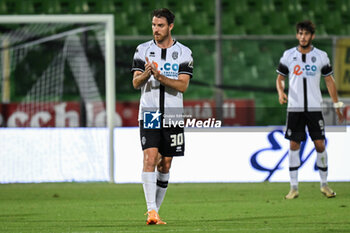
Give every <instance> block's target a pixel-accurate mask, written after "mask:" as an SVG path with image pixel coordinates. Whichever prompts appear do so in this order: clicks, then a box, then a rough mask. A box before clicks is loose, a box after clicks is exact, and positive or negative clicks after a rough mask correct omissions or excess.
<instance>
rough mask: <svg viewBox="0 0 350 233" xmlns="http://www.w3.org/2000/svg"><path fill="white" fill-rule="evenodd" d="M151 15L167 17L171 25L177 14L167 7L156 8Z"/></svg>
mask: <svg viewBox="0 0 350 233" xmlns="http://www.w3.org/2000/svg"><path fill="white" fill-rule="evenodd" d="M151 16H152V18H153V17H157V18H160V17H165V18H166V20H167V21H168V24H169V25H170V24H172V23H174V20H175V15H174V14H173V12H171V11H170V10H169V9H167V8H160V9H156V10H154V11H153V12H152V14H151Z"/></svg>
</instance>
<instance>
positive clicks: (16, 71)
mask: <svg viewBox="0 0 350 233" xmlns="http://www.w3.org/2000/svg"><path fill="white" fill-rule="evenodd" d="M113 22H114V20H113V16H110V15H74V16H72V15H62V16H61V15H54V16H44V15H42V16H0V53H1V54H0V69H1V71H0V127H2V130H1V132H0V133H1V134H2V135H3V136H4V137H8V140H10V142H9V141H7V143H8V145H5V144H4V145H2V144H1V143H0V144H1V146H2V147H5V148H8V151H9V153H6V154H5V153H1V154H0V163H1V164H5V165H6V164H7V165H8V163H9V162H10V161H11V163H13V165H16V166H17V168H14V169H13V170H9V169H10V167H9V166H7V167H6V169H5V170H4V169H2V168H0V170H2V171H3V172H0V183H1V182H2V178H3V177H2V176H3V175H6V174H5V171H6V173H13V174H15V173H16V172H17V173H18V171H19V169H20V167H21V164H22V165H23V166H24V167H25V165H28V163H30V164H32V165H33V166H31V167H30V168H26V169H29V170H30V169H31V170H30V171H28V172H29V173H36V172H37V171H40V169H42V168H41V167H40V166H43V167H45V166H47V165H45V161H43V162H40V163H38V162H32V161H36V160H37V159H38V157H40V156H43V159H47V162H48V163H51V162H52V161H51V162H50V160H51V159H56V161H60V163H59V164H61V165H62V163H67V164H69V163H70V164H69V166H68V167H65V166H63V165H62V166H63V167H65V168H63V167H62V166H59V167H53V168H51V170H57V171H58V172H57V177H61V178H62V179H56V178H52V179H51V178H48V179H45V178H43V179H41V178H40V179H38V180H39V181H69V180H81V181H89V178H88V177H90V176H91V174H94V173H96V172H98V173H101V175H96V174H95V175H94V177H100V178H97V179H98V180H105V177H106V173H107V177H108V176H109V178H108V179H109V180H110V181H113V166H114V164H113V161H114V160H113V159H114V158H113V127H114V119H113V118H114V117H115V94H114V91H115V84H114V29H113ZM23 127H25V128H27V129H23ZM38 127H40V128H43V127H44V128H45V129H41V130H40V132H39V133H35V132H37V131H35V129H36V128H38ZM66 127H70V128H71V127H75V128H76V127H89V128H91V130H90V131H87V130H85V131H81V130H79V128H77V129H76V130H75V131H67V130H66V131H62V129H61V130H60V128H66ZM96 127H102V128H101V129H102V131H101V130H98V129H96ZM6 128H20V129H22V131H17V130H15V129H13V130H12V131H11V133H7V132H6V131H5V129H6ZM37 130H38V129H37ZM96 130H97V131H96ZM4 132H5V133H4ZM66 132H70V133H69V135H84V136H79V137H75V138H74V137H72V138H71V139H69V138H70V136H67V134H66ZM96 132H97V133H96ZM101 132H103V133H101ZM11 135H12V136H11ZM89 135H90V136H89ZM63 137H64V138H63ZM67 137H69V138H67ZM63 141H65V144H63V143H62V142H63ZM44 143H45V144H44ZM57 143H58V144H57ZM16 145H18V148H17V147H16ZM23 147H24V148H23ZM79 147H80V148H79ZM20 148H22V149H20ZM23 152H25V153H23ZM23 154H24V155H25V154H27V156H28V158H22V157H21V156H23ZM17 155H18V156H19V157H18V160H16V161H15V160H14V157H16V156H17ZM32 155H33V156H36V159H34V160H33V158H30V156H32ZM48 155H50V156H48ZM51 155H55V156H57V158H55V156H51ZM7 156H8V158H7ZM11 156H12V157H11ZM45 156H47V157H46V158H44V157H45ZM74 156H76V157H74ZM81 156H83V157H81ZM99 156H101V157H99ZM26 159H28V160H26ZM98 160H100V161H102V162H100V163H103V164H99V162H98ZM23 161H28V162H27V164H25V163H24V162H23ZM84 162H85V163H86V164H85V165H84ZM74 163H76V164H77V165H76V168H78V167H80V169H82V170H84V172H85V173H86V176H84V175H82V176H81V174H79V175H78V177H80V178H77V176H76V174H75V175H74V174H73V173H74V172H73V171H72V166H73V164H74ZM5 165H4V166H5ZM16 166H15V167H16ZM38 166H39V167H38ZM84 166H85V167H84ZM73 167H74V166H73ZM18 168H19V169H18ZM73 170H74V169H73ZM108 171H109V172H108ZM60 172H61V173H60ZM67 174H68V175H67ZM22 175H23V176H24V179H19V181H20V182H21V181H23V182H30V179H29V180H26V179H25V178H26V176H25V175H24V174H22ZM103 177H104V178H103ZM6 179H7V178H6ZM6 179H5V180H6ZM9 180H11V179H9ZM34 180H35V178H34ZM9 182H10V181H9Z"/></svg>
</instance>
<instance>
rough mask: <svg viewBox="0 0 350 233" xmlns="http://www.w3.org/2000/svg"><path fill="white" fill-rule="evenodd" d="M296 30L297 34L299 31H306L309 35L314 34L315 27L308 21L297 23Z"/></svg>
mask: <svg viewBox="0 0 350 233" xmlns="http://www.w3.org/2000/svg"><path fill="white" fill-rule="evenodd" d="M296 29H297V33H298V32H299V30H306V31H308V32H310V33H311V34H314V33H315V31H316V26H315V24H314V23H313V22H311V21H310V20H304V21H302V22H299V23H297V25H296Z"/></svg>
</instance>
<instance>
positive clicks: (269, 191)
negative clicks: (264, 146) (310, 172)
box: [0, 182, 350, 233]
mask: <svg viewBox="0 0 350 233" xmlns="http://www.w3.org/2000/svg"><path fill="white" fill-rule="evenodd" d="M330 185H331V187H332V188H333V189H334V190H335V191H336V192H337V197H336V198H332V199H327V198H326V197H324V196H323V195H322V194H321V193H320V190H319V184H318V183H308V182H305V183H300V185H299V191H300V196H299V198H298V199H295V200H284V199H283V196H284V195H285V194H286V193H287V192H288V191H289V184H288V183H210V184H200V183H198V184H170V185H169V189H168V193H167V195H166V197H165V201H164V203H163V205H162V208H161V210H160V216H161V217H162V218H163V219H164V220H165V221H166V222H167V223H168V224H167V225H152V226H147V225H146V224H145V220H146V216H144V213H145V212H146V207H145V206H146V204H145V200H144V194H143V190H142V185H141V184H108V183H49V184H2V185H0V232H11V233H14V232H293V233H294V232H308V233H310V232H350V183H348V182H342V183H341V182H339V183H338V182H336V183H330Z"/></svg>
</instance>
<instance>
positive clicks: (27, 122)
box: [0, 99, 255, 127]
mask: <svg viewBox="0 0 350 233" xmlns="http://www.w3.org/2000/svg"><path fill="white" fill-rule="evenodd" d="M184 107H185V114H186V115H192V117H195V118H197V119H208V118H215V117H217V116H218V110H221V113H222V117H223V123H222V125H223V126H233V125H242V126H246V125H254V123H255V110H254V101H253V100H246V99H242V100H225V101H224V104H223V106H222V108H220V109H219V108H216V106H215V102H214V101H212V100H208V101H207V100H195V101H194V100H193V101H184ZM138 108H139V103H138V102H118V103H117V104H116V113H115V122H116V126H127V127H133V126H138V119H137V117H138ZM85 109H86V115H85V119H86V120H85V122H86V126H88V127H103V126H105V125H106V110H105V104H104V103H101V102H94V103H87V104H86V105H85ZM81 111H82V110H81V104H80V103H79V102H59V103H58V102H45V103H26V104H19V103H10V104H0V126H2V127H81V126H82V119H81V114H80V113H81Z"/></svg>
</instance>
